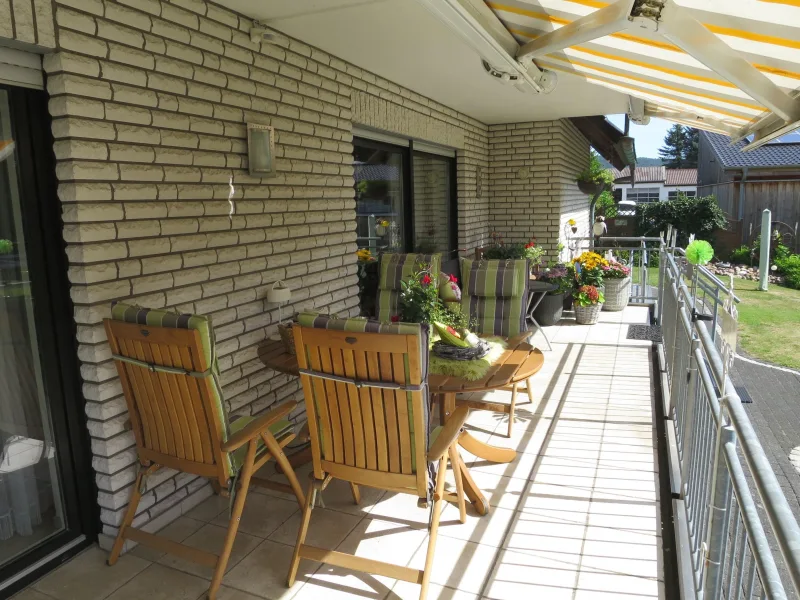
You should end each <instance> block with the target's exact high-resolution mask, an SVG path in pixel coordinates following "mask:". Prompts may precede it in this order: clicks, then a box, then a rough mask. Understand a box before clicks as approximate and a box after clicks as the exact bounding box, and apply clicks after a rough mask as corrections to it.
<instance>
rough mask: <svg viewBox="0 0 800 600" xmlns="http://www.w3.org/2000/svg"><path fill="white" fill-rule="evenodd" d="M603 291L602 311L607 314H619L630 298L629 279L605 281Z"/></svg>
mask: <svg viewBox="0 0 800 600" xmlns="http://www.w3.org/2000/svg"><path fill="white" fill-rule="evenodd" d="M603 285H604V286H605V288H606V289H605V291H604V293H603V296H604V297H605V302H604V303H603V310H605V311H607V312H619V311H621V310H623V309H624V308H625V307H626V306H628V299H629V298H630V296H631V278H630V277H625V278H624V279H606V280H605V281H603Z"/></svg>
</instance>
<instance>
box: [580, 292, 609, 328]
mask: <svg viewBox="0 0 800 600" xmlns="http://www.w3.org/2000/svg"><path fill="white" fill-rule="evenodd" d="M603 300H605V298H604V296H603V292H601V291H600V290H599V289H597V287H595V286H593V285H582V286H581V287H579V288H578V290H577V291H576V292H575V294H574V303H575V321H576V322H577V323H578V324H579V325H594V324H595V323H597V319H598V318H599V317H600V311H601V310H602V309H603Z"/></svg>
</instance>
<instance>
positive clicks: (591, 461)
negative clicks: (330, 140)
mask: <svg viewBox="0 0 800 600" xmlns="http://www.w3.org/2000/svg"><path fill="white" fill-rule="evenodd" d="M646 319H647V311H646V309H642V308H628V309H626V310H625V311H624V313H602V317H601V322H600V323H598V324H597V325H594V326H591V327H589V326H578V325H575V324H573V323H570V322H564V323H563V324H562V325H560V326H557V327H550V328H548V329H547V332H548V335H549V337H550V339H551V342H552V343H553V350H552V352H546V353H545V356H546V363H545V367H544V369H543V371H542V372H541V373H539V374H538V375H537V376H536V389H535V395H536V398H537V399H536V401H535V402H533V403H532V404H522V405H521V406H519V408H518V413H517V422H516V424H515V426H514V435H513V437H512V439H510V440H509V439H507V438H506V437H505V435H504V433H505V431H506V423H505V422H504V419H503V418H501V416H500V415H497V414H494V413H488V412H473V414H472V415H471V417H470V424H471V426H472V428H473V430H474V433H475V435H477V436H478V437H481V438H482V439H484V440H487V441H489V442H490V443H493V444H496V445H499V446H511V447H513V448H515V449H517V450H518V456H517V459H516V460H515V461H514V462H513V463H510V464H505V465H500V464H490V463H486V462H485V461H481V460H478V459H476V458H475V457H473V456H471V455H469V454H468V453H466V452H464V457H465V460H466V461H467V463H468V464H469V465H470V467H471V471H472V474H473V476H474V478H475V480H476V481H477V482H478V484H479V485H480V487H481V488H482V489H483V490H484V492H485V493H486V495H487V497H488V498H489V502H490V504H491V507H492V508H491V512H490V514H489V515H488V516H486V517H478V516H476V515H475V513H473V512H470V515H469V517H468V522H467V523H466V524H465V525H462V524H460V523H459V522H458V511H457V510H456V509H455V508H454V507H453V506H448V507H446V509H445V512H444V514H443V523H442V527H441V529H440V537H439V541H438V544H437V547H436V558H435V562H434V567H433V576H432V582H433V584H432V585H431V589H430V594H429V598H431V600H435V599H440V600H444V599H451V600H468V599H477V598H491V599H496V600H506V599H508V600H511V599H514V600H517V599H526V598H537V599H543V600H558V599H561V598H565V599H570V600H601V599H608V600H610V599H612V598H613V599H623V600H635V599H660V598H663V570H662V568H661V538H660V536H659V531H660V523H659V511H658V486H657V479H658V473H657V467H656V465H657V461H656V457H655V449H654V430H653V418H652V403H653V401H654V398H653V392H652V378H653V374H652V372H651V359H650V348H649V346H650V343H649V342H638V341H633V340H627V339H626V330H627V327H626V324H627V323H643V322H645V321H646ZM534 340H535V341H538V342H542V340H541V337H540V334H537V336H536V337H535V338H534ZM495 395H496V396H497V397H503V396H507V394H506V393H501V392H496V393H495ZM462 452H463V451H462ZM306 470H307V469H303V470H302V472H301V473H299V476H300V477H301V481H305V480H306V479H305V471H306ZM276 477H277V476H276ZM362 495H363V498H362V504H361V505H360V506H355V505H353V503H352V499H351V497H350V493H349V488H348V487H347V486H346V485H344V484H342V483H341V482H335V483H334V484H332V485H331V486H330V487H329V488H328V490H327V491H326V492H325V494H324V502H325V506H326V508H318V509H315V511H314V513H313V515H314V516H313V519H312V523H311V529H310V533H309V543H312V544H316V545H320V546H325V547H329V548H338V549H339V550H342V551H346V552H351V553H355V554H357V555H359V556H364V557H371V558H378V559H382V560H391V561H393V562H397V563H402V564H405V565H409V566H411V567H416V568H419V567H421V566H422V564H423V562H424V557H425V548H426V535H427V531H426V526H427V521H428V513H427V511H425V510H422V509H419V508H417V503H416V500H415V498H413V497H411V496H404V495H399V496H398V495H395V494H392V493H382V492H378V491H374V490H368V489H363V490H362ZM226 515H227V501H226V500H224V499H219V498H216V497H212V498H210V499H209V500H207V501H205V502H204V503H203V504H201V505H200V506H198V507H197V508H195V509H194V510H193V511H192V512H190V513H188V514H187V515H185V516H183V517H181V518H180V519H179V520H177V521H175V522H174V523H172V524H171V525H169V526H168V527H167V528H166V530H165V531H163V533H166V534H168V535H169V536H170V537H171V538H173V539H175V540H180V541H184V542H185V543H187V544H190V545H193V546H197V547H200V548H205V549H208V550H211V551H216V550H217V548H218V547H219V543H220V541H221V538H222V535H223V533H224V528H223V526H224V524H225V520H226ZM298 522H299V512H298V507H297V505H296V503H295V502H294V500H293V499H292V498H289V497H286V496H281V495H280V494H278V493H274V494H273V495H268V493H262V492H261V491H258V492H256V493H254V494H253V495H251V496H250V497H249V498H248V501H247V507H246V509H245V513H244V516H243V518H242V523H241V528H240V533H239V536H238V538H237V540H236V544H235V546H234V551H233V555H232V557H231V561H230V567H229V571H228V573H227V575H226V577H225V580H224V588H223V590H222V593H221V594H220V595H219V598H220V600H256V599H258V598H268V599H271V600H278V599H284V598H293V599H297V600H310V599H324V600H338V599H339V598H366V599H370V600H373V599H383V598H389V599H392V600H397V599H406V598H409V599H416V598H417V597H418V593H419V587H418V586H416V585H411V584H407V583H403V582H397V581H395V580H392V579H387V578H385V577H373V576H370V575H364V574H359V573H354V572H351V571H347V570H345V569H341V568H336V567H329V566H320V565H317V564H313V563H310V562H308V561H303V562H302V563H301V567H300V574H299V576H298V581H297V583H296V584H295V586H294V587H293V588H292V589H286V587H285V584H284V582H285V578H286V572H287V569H288V564H289V560H290V557H291V553H292V546H293V544H294V541H295V536H296V533H297V526H298ZM210 577H211V571H210V570H209V569H205V568H202V567H197V566H196V565H193V564H189V563H186V562H184V561H182V560H179V559H176V558H174V557H171V556H164V555H160V554H159V553H156V552H153V551H151V550H148V549H144V548H142V547H139V548H136V549H135V550H133V552H131V553H130V554H128V555H125V556H123V557H122V558H121V559H120V561H119V563H118V564H117V565H116V566H114V567H107V566H105V553H104V552H102V551H100V550H99V549H91V550H88V551H86V552H84V553H83V554H81V555H80V556H78V557H77V558H75V559H73V560H72V561H71V562H69V563H67V564H65V565H63V566H62V567H60V568H59V569H58V570H56V571H55V572H53V573H51V574H50V575H48V576H46V577H45V578H43V579H42V580H40V581H39V582H37V583H36V584H34V585H33V586H32V587H31V588H30V589H28V590H26V591H25V592H23V593H22V594H20V595H19V596H18V600H53V599H56V600H72V599H75V600H78V599H80V600H100V599H105V598H108V599H109V600H129V599H139V598H146V599H147V600H168V599H169V600H196V599H198V598H202V597H203V594H204V592H205V590H206V588H207V586H208V581H209V579H210Z"/></svg>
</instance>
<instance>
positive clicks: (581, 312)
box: [575, 303, 603, 325]
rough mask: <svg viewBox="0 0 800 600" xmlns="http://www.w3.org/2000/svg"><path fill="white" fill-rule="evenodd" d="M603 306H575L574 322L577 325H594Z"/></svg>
mask: <svg viewBox="0 0 800 600" xmlns="http://www.w3.org/2000/svg"><path fill="white" fill-rule="evenodd" d="M602 308H603V305H602V304H600V303H598V304H590V305H589V306H578V305H577V304H576V305H575V321H576V322H577V323H578V325H594V324H595V323H597V319H598V318H599V317H600V311H601V310H602Z"/></svg>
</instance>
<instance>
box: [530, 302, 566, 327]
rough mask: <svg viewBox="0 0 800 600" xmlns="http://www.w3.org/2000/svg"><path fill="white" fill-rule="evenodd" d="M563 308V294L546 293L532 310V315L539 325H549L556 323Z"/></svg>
mask: <svg viewBox="0 0 800 600" xmlns="http://www.w3.org/2000/svg"><path fill="white" fill-rule="evenodd" d="M563 310H564V294H546V295H545V297H544V298H542V301H541V302H540V303H539V306H537V307H536V310H535V311H533V317H534V318H535V319H536V322H537V323H539V325H541V326H543V327H550V326H551V325H557V324H558V322H559V321H560V320H561V314H562V312H563Z"/></svg>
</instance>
